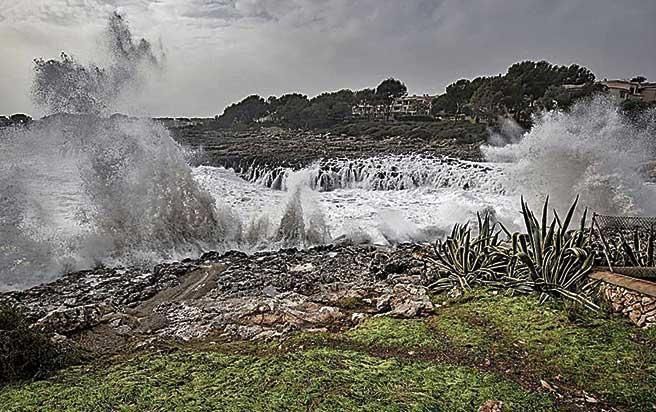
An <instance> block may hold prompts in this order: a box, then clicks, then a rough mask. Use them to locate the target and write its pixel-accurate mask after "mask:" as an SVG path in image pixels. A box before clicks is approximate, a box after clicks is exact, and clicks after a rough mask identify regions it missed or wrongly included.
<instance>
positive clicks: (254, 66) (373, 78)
mask: <svg viewBox="0 0 656 412" xmlns="http://www.w3.org/2000/svg"><path fill="white" fill-rule="evenodd" d="M115 10H118V11H120V12H121V13H122V14H123V15H124V16H125V17H126V18H127V20H128V22H129V24H130V27H131V29H132V32H133V34H134V35H135V36H138V37H145V38H147V39H148V40H150V41H151V42H153V43H154V44H157V45H159V44H160V42H161V45H162V46H163V49H164V50H165V52H166V71H165V72H164V74H163V75H162V77H161V78H158V79H154V81H153V85H152V87H151V90H150V91H149V92H148V93H146V95H144V96H142V99H141V100H142V101H140V102H139V106H140V107H141V108H142V110H143V113H140V114H146V113H148V114H153V115H173V114H175V115H214V114H216V113H221V112H222V111H223V108H224V107H225V106H226V105H227V104H229V103H230V102H234V101H237V100H240V99H241V98H243V97H244V96H246V95H249V94H253V93H257V94H260V95H262V96H264V97H266V96H269V95H272V94H275V95H279V94H281V93H284V92H290V91H300V92H302V93H304V94H308V95H310V96H313V95H315V94H317V93H320V92H322V91H326V90H336V89H340V88H351V89H358V88H363V87H373V86H375V85H376V84H377V83H378V82H379V81H380V80H382V79H383V78H386V77H389V76H394V77H397V78H400V79H401V80H403V81H404V82H405V83H406V84H407V85H408V88H409V90H410V92H411V93H430V94H434V93H441V92H443V90H444V88H445V86H446V85H448V84H449V83H450V82H452V81H454V80H457V79H458V78H462V77H468V78H471V77H474V76H477V75H487V74H498V73H502V72H505V69H506V68H507V67H508V66H509V65H510V64H512V63H513V62H516V61H519V60H524V59H545V60H548V61H550V62H552V63H558V64H570V63H578V64H581V65H584V66H587V67H588V68H590V69H591V70H592V71H593V72H594V73H595V74H596V75H597V77H598V78H604V77H608V78H616V77H619V78H622V77H630V76H633V75H636V74H643V75H645V76H646V77H647V78H649V79H652V80H656V24H655V22H656V0H622V1H619V0H403V1H400V0H187V1H183V0H151V1H148V0H127V1H118V0H20V1H18V0H0V51H1V52H2V57H1V58H0V113H6V114H9V113H14V112H29V113H34V112H35V110H34V108H33V107H32V104H31V103H30V99H29V88H30V84H31V78H32V73H31V70H32V60H33V59H34V58H35V57H45V58H54V57H57V56H58V55H59V53H60V52H61V51H67V52H69V53H71V54H73V55H74V56H75V57H76V58H77V59H78V60H79V61H81V62H95V61H99V59H100V58H101V57H100V56H98V47H97V46H96V45H97V43H98V41H99V34H100V33H101V31H102V30H103V28H104V26H105V24H106V21H107V16H108V15H109V14H110V13H111V12H112V11H115Z"/></svg>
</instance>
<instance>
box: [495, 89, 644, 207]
mask: <svg viewBox="0 0 656 412" xmlns="http://www.w3.org/2000/svg"><path fill="white" fill-rule="evenodd" d="M651 116H653V113H652V114H651ZM643 120H644V119H643ZM655 129H656V122H654V118H653V117H652V118H651V120H649V119H646V120H644V121H642V122H639V123H635V122H632V121H630V120H629V119H627V118H626V117H625V116H624V115H623V114H622V113H621V111H620V109H619V108H618V106H617V105H616V104H615V103H614V102H612V101H610V100H609V99H607V98H605V97H596V98H595V99H593V100H592V101H584V102H580V103H579V104H577V105H575V106H574V107H573V108H572V110H571V111H570V112H558V111H553V112H548V113H544V114H543V115H542V116H540V117H538V118H537V119H536V123H535V126H534V127H533V129H532V130H531V131H530V132H528V133H526V134H525V135H524V136H523V137H522V139H521V140H520V141H519V142H518V143H516V144H510V145H507V146H504V147H492V146H487V147H483V152H484V154H485V156H486V158H487V159H488V160H490V161H494V162H507V163H509V165H508V167H507V168H506V173H505V174H504V176H503V178H502V182H503V185H504V187H506V188H508V189H509V191H510V193H514V194H517V195H519V194H522V195H524V196H525V197H527V198H528V199H529V201H531V202H533V203H536V204H537V203H541V202H542V201H543V199H544V197H545V196H547V195H549V196H550V199H551V200H552V204H553V205H554V206H555V207H556V208H557V209H559V210H563V209H566V208H567V206H568V205H569V204H570V203H571V201H572V200H573V198H574V196H576V194H580V195H581V199H582V203H584V204H585V205H587V206H589V207H590V208H592V209H593V210H595V211H597V212H599V213H609V214H654V213H656V190H655V187H654V185H652V184H650V183H648V182H647V179H646V177H645V174H644V166H645V164H647V163H648V162H650V161H652V160H653V159H654V156H655V154H656V151H655V144H656V139H655V137H656V133H655Z"/></svg>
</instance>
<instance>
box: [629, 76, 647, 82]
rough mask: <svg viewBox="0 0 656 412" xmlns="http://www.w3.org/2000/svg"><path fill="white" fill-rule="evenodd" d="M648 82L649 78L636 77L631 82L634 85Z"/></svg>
mask: <svg viewBox="0 0 656 412" xmlns="http://www.w3.org/2000/svg"><path fill="white" fill-rule="evenodd" d="M646 81H647V78H646V77H645V76H636V77H634V78H633V79H631V82H633V83H644V82H646Z"/></svg>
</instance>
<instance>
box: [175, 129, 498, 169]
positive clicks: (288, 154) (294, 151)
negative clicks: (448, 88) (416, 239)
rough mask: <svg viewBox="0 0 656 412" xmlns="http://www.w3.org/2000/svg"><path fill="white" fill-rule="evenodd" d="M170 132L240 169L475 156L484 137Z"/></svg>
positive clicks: (197, 158) (213, 160) (203, 159)
mask: <svg viewBox="0 0 656 412" xmlns="http://www.w3.org/2000/svg"><path fill="white" fill-rule="evenodd" d="M390 127H392V126H390ZM171 132H172V135H173V137H174V139H175V140H176V141H177V142H179V143H180V144H182V145H184V146H186V147H189V148H199V149H201V150H199V151H198V152H196V153H195V154H194V156H192V157H193V159H191V161H192V163H195V164H203V165H209V166H223V167H227V168H233V169H235V171H237V172H245V171H246V170H247V169H248V168H250V167H252V165H253V164H256V165H259V166H267V167H269V168H272V169H273V168H276V167H291V168H294V169H298V168H302V167H305V166H308V165H309V164H310V163H312V162H314V161H316V160H319V159H337V158H343V159H359V158H369V157H374V156H381V155H402V154H425V155H431V156H440V157H441V156H449V157H453V158H458V159H465V160H480V159H481V157H482V154H481V151H480V145H481V143H482V142H484V141H485V137H486V134H485V135H483V136H482V137H480V138H478V139H477V140H475V141H468V140H467V141H460V140H458V138H457V137H453V138H440V139H422V138H417V137H410V136H402V135H390V136H382V137H377V136H370V135H367V134H363V135H357V136H354V135H348V134H344V133H339V134H338V133H330V132H317V131H310V130H289V129H281V128H279V127H269V128H253V129H247V130H235V129H213V128H208V127H201V126H190V127H183V128H176V129H172V130H171Z"/></svg>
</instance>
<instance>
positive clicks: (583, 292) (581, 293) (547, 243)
mask: <svg viewBox="0 0 656 412" xmlns="http://www.w3.org/2000/svg"><path fill="white" fill-rule="evenodd" d="M578 200H579V198H578V196H577V198H576V200H575V201H574V203H573V204H572V205H571V206H570V208H569V210H568V211H567V214H566V216H565V219H564V220H561V219H560V217H559V216H558V213H557V212H556V211H555V210H554V212H553V214H554V216H553V218H552V220H551V222H550V223H547V222H548V208H549V198H548V197H547V199H546V200H545V203H544V206H543V208H542V216H541V220H538V218H537V217H536V216H535V214H534V213H533V212H532V211H531V209H530V208H529V207H528V204H527V203H526V202H525V201H524V199H522V215H523V216H524V224H525V228H526V234H517V233H516V234H514V235H512V252H513V259H512V261H511V265H510V267H509V270H508V277H509V278H510V279H514V280H516V281H518V283H522V282H521V280H522V279H523V280H524V284H525V286H526V287H530V288H532V289H533V290H535V291H536V292H538V293H540V300H541V301H542V302H544V301H546V300H549V299H552V298H554V297H563V298H566V299H569V300H572V301H575V302H577V303H579V304H582V305H584V306H586V307H588V308H591V309H598V306H597V305H596V304H595V303H594V302H593V300H592V298H591V287H590V283H589V282H588V280H587V274H588V273H589V272H590V270H591V269H592V266H593V263H594V254H593V253H592V249H591V241H590V230H589V229H588V228H587V227H586V218H587V209H586V210H585V211H584V212H583V216H582V218H581V223H580V226H579V228H578V229H573V230H570V224H571V222H572V218H573V216H574V212H575V210H576V205H577V203H578Z"/></svg>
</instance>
